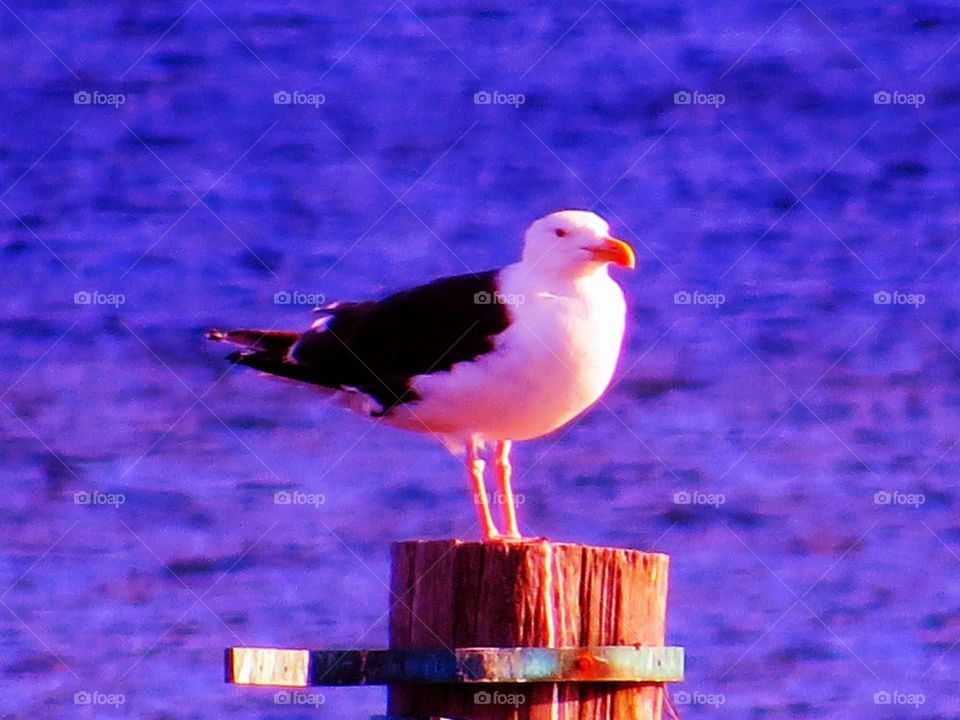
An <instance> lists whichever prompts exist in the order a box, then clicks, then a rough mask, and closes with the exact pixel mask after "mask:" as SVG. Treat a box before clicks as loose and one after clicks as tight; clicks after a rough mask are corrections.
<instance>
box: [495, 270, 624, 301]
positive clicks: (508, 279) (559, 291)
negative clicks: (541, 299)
mask: <svg viewBox="0 0 960 720" xmlns="http://www.w3.org/2000/svg"><path fill="white" fill-rule="evenodd" d="M502 282H503V284H504V286H506V287H509V288H512V291H513V292H524V293H527V294H542V293H547V294H551V295H560V296H572V295H581V294H583V293H584V292H589V289H590V288H591V287H595V286H596V285H598V284H604V283H609V282H613V280H612V279H611V277H610V274H609V273H608V272H607V266H606V265H600V264H596V265H588V266H581V267H580V268H577V269H575V270H560V271H558V270H554V269H553V268H546V267H540V266H537V265H536V264H534V263H527V262H518V263H515V264H513V265H509V266H507V267H506V268H505V269H504V271H503V276H502Z"/></svg>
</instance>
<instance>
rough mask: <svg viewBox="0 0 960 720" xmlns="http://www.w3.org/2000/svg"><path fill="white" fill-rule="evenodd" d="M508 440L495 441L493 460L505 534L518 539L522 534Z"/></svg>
mask: <svg viewBox="0 0 960 720" xmlns="http://www.w3.org/2000/svg"><path fill="white" fill-rule="evenodd" d="M510 447H511V442H510V441H509V440H503V441H501V442H498V443H497V447H496V455H495V462H496V465H497V475H496V477H497V489H498V490H499V491H500V496H501V499H502V500H503V521H504V524H505V525H506V527H507V532H506V536H507V537H509V538H514V539H517V540H519V539H520V538H522V537H523V536H522V535H521V534H520V528H519V526H518V525H517V505H516V503H515V502H514V498H513V486H512V485H511V483H510V481H511V476H512V474H513V466H512V465H511V464H510Z"/></svg>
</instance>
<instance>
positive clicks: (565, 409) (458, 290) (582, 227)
mask: <svg viewBox="0 0 960 720" xmlns="http://www.w3.org/2000/svg"><path fill="white" fill-rule="evenodd" d="M635 263H636V260H635V255H634V252H633V250H632V248H631V247H630V246H629V245H628V244H627V243H625V242H623V241H622V240H618V239H616V238H614V237H612V236H611V235H610V227H609V225H608V224H607V222H606V221H605V220H603V218H601V217H599V216H598V215H596V214H594V213H592V212H587V211H584V210H562V211H559V212H555V213H551V214H550V215H547V216H545V217H543V218H540V219H539V220H537V221H536V222H534V223H533V224H532V225H530V227H529V228H528V229H527V231H526V233H525V234H524V245H523V254H522V257H521V260H520V261H519V262H517V263H514V264H512V265H508V266H506V267H502V268H500V269H498V270H489V271H486V272H480V273H467V274H464V275H457V276H454V277H445V278H441V279H439V280H434V281H433V282H430V283H427V284H426V285H420V286H418V287H414V288H412V289H409V290H404V291H401V292H397V293H394V294H392V295H389V296H387V297H385V298H383V299H382V300H366V301H359V302H338V303H332V304H329V305H325V306H323V307H319V308H316V309H315V312H316V313H318V317H317V319H316V320H315V321H314V322H313V323H312V325H311V326H310V328H309V329H307V330H306V331H304V332H283V331H264V330H231V331H228V332H221V331H219V330H210V331H209V332H208V333H207V337H208V338H210V339H211V340H217V341H220V342H226V343H229V344H232V345H235V346H239V347H240V349H239V350H238V351H236V352H233V353H232V354H230V355H229V356H228V359H229V360H230V361H231V362H233V363H236V364H239V365H245V366H247V367H251V368H254V369H256V370H258V371H260V372H261V373H265V374H267V375H271V376H277V377H281V378H287V379H289V380H295V381H299V382H301V383H309V384H311V385H313V386H316V387H318V388H320V389H322V390H323V392H324V393H325V394H327V395H329V396H332V397H333V398H334V399H336V400H338V401H339V402H340V403H341V404H343V405H345V406H346V407H348V408H350V409H352V410H354V411H356V412H360V413H362V414H364V415H366V416H368V417H371V418H374V419H376V420H378V421H381V422H384V423H386V424H388V425H390V426H393V427H397V428H402V429H405V430H413V431H417V432H421V433H428V434H431V435H433V436H434V437H436V438H437V439H438V440H440V442H442V443H443V444H444V445H445V446H446V447H447V448H448V449H449V450H451V451H452V452H454V453H456V454H462V455H465V457H466V468H467V472H468V474H469V478H470V484H471V488H472V491H473V495H474V503H475V504H476V507H477V512H478V515H479V522H480V525H481V526H482V528H483V536H484V539H485V540H487V541H493V540H523V539H524V538H523V536H522V535H521V533H520V528H519V525H518V523H517V511H516V500H515V497H514V494H513V489H512V484H511V479H512V472H513V470H512V465H511V462H510V450H511V446H512V443H513V442H515V441H518V440H529V439H532V438H537V437H541V436H543V435H546V434H548V433H550V432H552V431H554V430H556V429H558V428H560V427H562V426H563V425H566V424H567V423H569V422H570V421H571V420H573V419H574V418H576V417H577V416H579V415H580V414H582V413H583V412H584V411H585V410H587V409H588V408H589V407H590V406H592V405H593V404H594V403H595V402H596V401H597V400H598V399H599V398H600V396H601V395H602V394H603V392H604V391H605V390H606V389H607V386H608V385H609V384H610V380H611V379H612V377H613V373H614V370H615V367H616V364H617V360H618V358H619V355H620V346H621V343H622V341H623V333H624V326H625V322H626V302H625V300H624V296H623V291H622V290H621V289H620V286H619V285H618V284H617V283H616V282H615V281H614V280H613V279H612V278H611V277H610V274H609V272H608V269H609V266H610V265H615V266H617V267H621V268H631V269H632V268H634V267H635ZM484 455H486V456H487V457H488V458H492V460H493V464H494V468H495V473H494V477H495V482H496V487H497V494H496V495H495V496H494V497H495V500H496V504H497V505H499V506H500V508H501V519H502V521H503V527H504V530H503V532H501V531H500V530H498V529H497V526H496V524H495V523H494V520H493V515H492V513H491V510H490V506H491V502H490V500H491V498H490V496H489V495H488V494H487V490H486V485H485V479H484V476H485V470H486V461H485V459H484Z"/></svg>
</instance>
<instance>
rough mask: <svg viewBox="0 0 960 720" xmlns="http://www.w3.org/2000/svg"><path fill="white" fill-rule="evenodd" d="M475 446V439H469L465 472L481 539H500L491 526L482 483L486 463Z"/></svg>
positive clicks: (488, 501) (491, 522)
mask: <svg viewBox="0 0 960 720" xmlns="http://www.w3.org/2000/svg"><path fill="white" fill-rule="evenodd" d="M477 445H478V443H477V439H476V438H470V442H469V443H467V470H469V472H470V480H471V482H472V483H473V495H474V498H473V500H474V502H475V503H476V504H477V512H478V513H479V515H480V524H481V525H482V526H483V539H484V540H496V539H498V538H499V537H500V532H499V531H498V530H497V527H496V525H494V524H493V516H491V515H490V500H489V499H488V497H487V488H486V486H485V485H484V482H483V471H484V468H485V466H486V463H485V462H484V461H483V458H481V457H480V453H479V451H478V448H477Z"/></svg>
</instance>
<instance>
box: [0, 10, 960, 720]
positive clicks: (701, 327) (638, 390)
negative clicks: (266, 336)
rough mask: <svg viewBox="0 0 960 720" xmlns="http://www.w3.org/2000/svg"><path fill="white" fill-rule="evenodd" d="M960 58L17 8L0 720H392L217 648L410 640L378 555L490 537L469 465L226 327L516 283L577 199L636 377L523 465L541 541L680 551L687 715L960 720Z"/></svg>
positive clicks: (439, 20)
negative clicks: (618, 240)
mask: <svg viewBox="0 0 960 720" xmlns="http://www.w3.org/2000/svg"><path fill="white" fill-rule="evenodd" d="M958 36H960V11H958V10H957V9H956V7H954V6H951V4H949V3H946V2H941V3H938V2H930V3H914V4H898V3H893V4H889V3H874V4H864V3H858V2H839V3H825V2H820V1H819V0H817V1H814V0H810V1H809V2H808V1H807V0H800V1H799V2H794V3H792V4H791V3H789V2H774V3H756V2H752V3H727V4H719V5H718V4H717V3H695V4H680V3H676V2H657V1H656V0H655V1H654V2H651V3H642V4H640V3H626V2H617V1H615V0H600V2H597V3H594V4H592V5H590V4H589V3H565V2H564V3H553V4H543V5H540V6H525V5H523V4H518V3H507V2H498V1H497V0H494V2H490V3H486V4H483V5H481V4H477V3H472V4H463V3H449V2H430V1H429V0H427V1H421V0H416V1H414V0H400V1H399V2H397V3H394V4H392V5H391V4H390V3H389V2H384V3H356V2H349V3H348V2H336V1H334V2H327V3H322V4H314V3H305V2H296V3H279V2H242V3H238V2H234V3H227V2H220V1H219V0H199V2H195V3H192V4H191V3H189V2H167V3H160V2H142V3H99V4H95V3H54V2H39V3H26V2H11V3H10V4H9V5H7V4H2V7H0V64H2V66H3V68H4V69H5V70H4V72H3V73H2V74H0V92H2V102H0V267H2V270H3V274H2V277H3V280H2V288H3V289H2V292H0V367H2V370H0V393H2V395H0V401H2V405H3V407H0V458H2V478H3V492H2V493H0V548H2V549H0V586H2V587H0V592H2V596H0V601H2V606H0V673H2V675H3V678H4V679H3V683H2V686H3V689H2V692H0V716H3V717H11V718H13V717H16V718H21V717H33V718H60V717H137V718H155V719H163V720H181V719H184V720H185V719H188V718H222V717H250V718H297V717H331V718H364V717H367V716H369V715H371V714H374V713H377V712H382V711H383V708H384V704H383V703H384V694H383V692H382V691H381V690H379V689H376V688H374V689H342V690H325V691H324V692H323V700H324V703H323V706H322V707H320V708H319V709H316V708H291V707H281V706H278V705H276V704H275V703H274V701H273V697H272V693H271V692H269V691H250V690H241V689H238V688H234V687H230V686H226V685H224V683H223V680H222V667H221V663H222V656H221V651H222V648H223V647H226V646H228V645H240V644H243V645H256V644H261V645H276V646H294V647H296V646H303V647H317V648H320V647H330V646H333V647H339V646H346V647H351V646H355V647H379V646H383V645H384V644H385V643H386V623H385V617H384V615H385V612H386V609H387V589H386V587H385V582H386V578H387V574H388V569H389V568H388V562H389V555H388V552H389V545H390V543H391V542H392V541H395V540H399V539H406V538H411V537H426V538H443V537H451V536H468V537H476V536H477V529H476V527H475V526H474V516H473V510H472V507H471V505H470V503H469V500H468V497H467V493H466V486H465V479H464V477H463V471H462V470H461V468H460V467H459V466H458V463H457V461H456V459H455V458H453V457H451V456H449V455H448V454H446V452H445V451H443V450H442V449H441V448H440V447H439V446H438V445H436V444H435V443H434V442H433V441H432V440H430V439H428V438H423V437H420V436H416V435H410V434H404V433H401V432H399V431H395V430H391V429H388V428H385V427H378V426H375V425H372V424H370V423H368V422H367V421H366V420H364V419H362V418H357V417H353V416H350V415H347V414H346V413H344V412H343V411H342V410H340V409H337V408H335V407H331V406H328V405H327V404H325V403H323V402H321V401H320V400H319V398H318V397H317V396H316V395H315V394H314V393H313V392H311V391H310V390H307V389H304V388H301V387H297V386H293V385H288V384H283V383H278V382H276V383H275V382H267V381H265V380H262V379H261V378H258V377H256V376H255V375H254V374H253V373H250V372H243V371H239V370H237V369H231V368H229V367H228V366H227V364H226V362H225V361H224V359H223V357H222V355H223V352H222V348H220V347H216V346H214V347H211V346H210V344H209V343H207V342H205V341H204V340H203V338H202V331H203V330H204V329H205V328H207V327H210V326H236V325H253V326H259V327H268V328H269V327H276V328H279V327H284V328H286V327H290V328H301V327H303V326H304V325H305V324H306V323H307V322H309V317H308V315H307V310H308V306H306V305H298V304H293V303H291V304H278V303H275V302H274V295H275V293H281V292H290V293H293V292H299V293H303V294H320V295H323V296H324V297H325V298H326V299H327V300H328V301H329V300H334V299H337V298H366V297H376V296H377V295H380V294H382V293H384V292H386V291H387V290H390V289H395V288H400V287H403V286H406V285H411V284H415V283H418V282H421V281H424V280H427V279H429V278H432V277H435V276H437V275H441V274H454V273H459V272H464V271H466V270H467V269H470V270H480V269H485V268H488V267H494V266H497V265H500V264H503V263H506V262H509V261H511V260H513V259H514V258H515V257H516V255H517V252H518V242H519V235H520V233H521V232H522V230H523V228H524V227H525V226H526V225H527V223H529V222H530V221H531V220H532V219H534V218H535V217H538V216H539V215H542V214H544V213H546V212H548V211H552V210H555V209H558V208H561V207H586V208H590V207H593V208H595V209H596V210H597V211H598V212H600V213H601V214H603V215H604V216H605V217H607V218H608V219H609V220H610V222H611V224H612V226H613V228H614V230H615V232H617V233H618V234H620V235H622V236H623V237H624V238H626V239H627V240H629V241H631V242H632V244H633V245H634V246H635V247H636V248H637V251H638V255H639V258H640V262H641V265H640V268H639V269H638V271H637V272H635V273H633V274H630V275H623V274H621V275H618V277H621V279H622V281H623V283H624V286H625V288H626V290H627V293H628V297H629V305H630V314H631V323H630V327H629V333H628V341H627V344H626V347H625V350H624V354H623V358H622V361H621V366H620V371H619V374H618V379H617V382H616V384H615V386H614V387H613V388H612V389H611V391H610V392H609V394H608V396H607V397H606V398H605V400H604V401H603V403H602V404H601V405H598V406H597V407H596V408H595V409H593V410H592V411H591V412H590V413H588V414H587V415H586V416H584V417H583V418H582V419H580V420H579V421H578V422H576V423H575V424H574V425H572V426H570V427H568V428H566V429H564V430H562V431H560V432H558V433H556V434H555V435H553V436H550V437H546V438H543V439H540V440H537V441H533V442H528V443H525V444H523V445H521V446H519V447H518V448H517V450H516V453H515V460H516V463H517V467H518V479H517V484H518V491H519V492H520V493H522V495H523V500H524V503H523V506H522V509H521V511H522V518H521V519H522V522H523V523H524V526H525V529H526V530H527V531H528V532H531V533H536V534H538V535H546V536H549V537H552V538H555V539H562V540H571V541H579V542H584V543H594V544H614V545H623V546H629V547H637V548H642V549H651V550H658V551H663V552H667V553H669V554H670V555H671V556H672V577H671V593H672V594H671V601H670V614H669V623H668V625H669V638H668V640H669V642H670V643H672V644H677V645H682V646H684V647H685V648H686V649H687V663H688V671H687V676H688V680H687V682H686V683H685V684H684V685H682V686H678V687H677V688H675V689H674V690H675V691H682V692H685V693H687V695H679V696H677V700H678V701H679V704H678V709H679V711H680V713H681V715H682V716H683V717H691V718H692V717H703V718H710V717H730V718H786V717H796V718H805V717H809V718H852V717H858V718H859V717H862V718H902V717H916V718H955V717H958V716H960V681H958V678H960V647H955V644H956V643H957V641H958V640H960V613H958V603H960V583H958V582H957V576H958V569H960V525H958V522H957V510H958V503H960V497H958V494H957V490H956V478H957V476H958V472H960V449H957V448H955V445H956V443H957V441H958V434H960V423H958V417H960V392H958V390H957V381H958V378H960V358H958V354H957V353H958V350H960V312H958V308H960V301H958V298H957V291H956V287H957V285H956V278H957V274H958V265H960V248H955V244H956V243H957V241H958V238H960V235H958V224H960V194H958V192H957V179H958V171H960V127H958V117H960V115H958V103H960V91H958V87H957V82H956V78H957V77H958V72H960V47H958V46H957V45H956V41H957V38H958ZM295 91H296V92H299V93H303V95H297V96H296V97H295V98H294V96H292V95H291V96H290V97H291V98H292V99H295V100H296V103H300V104H296V103H295V102H291V103H290V104H277V103H275V102H274V95H275V93H278V92H287V93H293V92H295ZM482 92H486V93H490V94H491V95H490V97H494V96H493V93H502V94H503V96H509V95H517V94H520V95H522V100H523V102H522V104H520V99H519V98H516V97H514V98H513V100H514V105H510V104H497V103H494V102H491V103H490V104H477V103H475V101H474V97H475V94H476V93H482ZM681 92H687V93H691V95H680V96H678V97H677V100H675V94H676V93H681ZM878 92H885V93H889V94H888V95H880V96H877V97H876V98H875V93H878ZM76 93H87V94H86V95H83V94H81V95H79V96H77V95H75V94H76ZM692 93H699V94H696V95H694V94H692ZM893 93H898V94H893ZM121 95H122V100H123V102H122V103H121V97H119V96H121ZM320 95H322V100H323V102H322V103H321V98H320ZM711 96H712V98H711ZM285 97H286V96H280V99H281V100H282V99H284V98H285ZM484 97H485V96H480V98H481V99H483V98H484ZM496 97H497V98H500V97H501V96H499V95H498V96H496ZM688 98H689V99H690V102H689V103H684V102H683V101H684V100H686V99H688ZM721 99H722V100H723V102H722V104H720V101H721ZM921 99H922V104H921ZM86 100H89V101H90V102H89V103H86V104H85V102H84V101H86ZM884 100H889V101H890V102H888V103H885V102H884ZM710 103H712V104H710ZM911 103H912V104H911ZM77 293H87V294H86V295H79V296H78V295H76V294H77ZM678 293H679V294H678ZM877 293H881V294H880V295H877ZM883 293H886V294H883ZM85 299H90V300H91V302H89V303H88V304H83V303H82V301H83V300H85ZM76 300H79V301H80V302H77V301H76ZM685 300H689V301H690V302H684V301H685ZM885 301H889V302H885ZM921 301H922V302H921ZM281 490H285V491H290V492H292V491H299V492H301V493H305V494H314V496H318V495H322V496H323V499H324V500H325V502H324V503H323V504H322V505H320V504H299V505H286V506H278V505H276V504H274V502H273V498H274V494H275V493H276V492H277V491H281ZM95 492H96V493H101V494H98V495H90V494H89V493H95ZM78 493H88V495H82V494H81V495H80V496H79V497H80V498H81V499H83V498H90V497H93V498H95V502H92V503H88V504H82V503H78V502H77V501H76V498H77V497H78V495H77V494H78ZM678 493H679V495H678ZM684 493H686V494H684ZM877 493H881V494H880V495H877ZM111 500H112V501H113V504H109V502H110V501H111ZM120 500H122V501H123V502H122V504H119V502H120ZM687 500H689V501H690V502H684V501H687ZM317 501H318V503H319V498H317ZM105 503H106V504H105ZM78 692H88V693H100V694H101V695H99V696H95V697H97V698H99V699H100V700H106V699H107V698H109V696H111V695H114V696H118V695H119V696H122V698H123V701H124V702H123V704H122V705H120V706H112V705H100V706H84V705H77V704H75V700H74V698H75V693H78ZM878 693H880V695H877V694H878ZM883 693H887V695H884V694H883ZM898 693H899V694H898ZM711 698H712V699H713V701H714V704H709V702H708V701H710V699H711ZM81 699H83V698H82V697H81ZM115 699H116V698H115ZM887 699H890V700H891V702H890V703H889V704H884V702H883V701H884V700H887ZM921 699H922V700H923V702H922V704H918V705H902V704H900V705H897V704H896V703H898V702H900V703H902V702H906V701H912V702H915V703H919V701H920V700H921ZM685 700H691V702H688V703H684V702H683V701H685ZM720 700H722V704H717V703H719V701H720ZM878 701H879V702H878Z"/></svg>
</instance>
